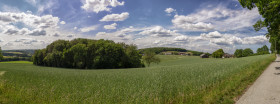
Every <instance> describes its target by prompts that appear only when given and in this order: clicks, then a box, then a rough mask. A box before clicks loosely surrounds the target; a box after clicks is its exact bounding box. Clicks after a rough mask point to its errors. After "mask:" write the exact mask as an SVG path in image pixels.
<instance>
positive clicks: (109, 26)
mask: <svg viewBox="0 0 280 104" xmlns="http://www.w3.org/2000/svg"><path fill="white" fill-rule="evenodd" d="M116 26H117V24H116V23H113V24H111V25H105V26H104V28H105V29H107V30H109V29H111V30H113V29H116Z"/></svg>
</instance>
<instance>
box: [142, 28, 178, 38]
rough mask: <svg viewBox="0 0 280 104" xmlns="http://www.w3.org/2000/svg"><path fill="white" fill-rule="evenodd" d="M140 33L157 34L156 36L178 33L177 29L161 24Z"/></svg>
mask: <svg viewBox="0 0 280 104" xmlns="http://www.w3.org/2000/svg"><path fill="white" fill-rule="evenodd" d="M140 34H144V35H150V36H156V37H171V36H173V35H175V34H176V31H172V30H167V29H165V28H163V27H161V26H154V27H151V28H150V29H147V30H145V31H142V32H141V33H140Z"/></svg>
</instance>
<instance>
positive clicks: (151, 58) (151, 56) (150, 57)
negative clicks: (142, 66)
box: [143, 50, 160, 66]
mask: <svg viewBox="0 0 280 104" xmlns="http://www.w3.org/2000/svg"><path fill="white" fill-rule="evenodd" d="M143 60H144V61H145V62H146V63H147V65H148V66H150V64H151V63H157V64H158V63H159V62H160V59H159V58H158V57H157V56H156V54H155V53H154V52H152V51H149V50H147V51H145V52H144V56H143Z"/></svg>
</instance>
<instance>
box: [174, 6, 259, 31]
mask: <svg viewBox="0 0 280 104" xmlns="http://www.w3.org/2000/svg"><path fill="white" fill-rule="evenodd" d="M260 18H261V16H260V15H259V13H258V10H257V8H254V9H252V10H251V11H250V10H247V9H237V10H233V9H229V8H227V7H226V6H224V5H218V6H216V7H211V8H209V7H206V8H202V9H199V10H197V12H195V13H192V14H189V15H175V16H174V18H173V20H172V23H173V25H174V26H175V27H176V28H181V29H183V30H188V31H209V30H219V31H229V30H238V29H243V28H247V27H251V26H252V25H253V24H254V23H255V22H256V21H257V20H258V19H260Z"/></svg>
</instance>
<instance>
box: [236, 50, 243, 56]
mask: <svg viewBox="0 0 280 104" xmlns="http://www.w3.org/2000/svg"><path fill="white" fill-rule="evenodd" d="M242 52H243V49H236V50H235V52H234V56H235V57H237V58H239V57H243V54H242Z"/></svg>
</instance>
